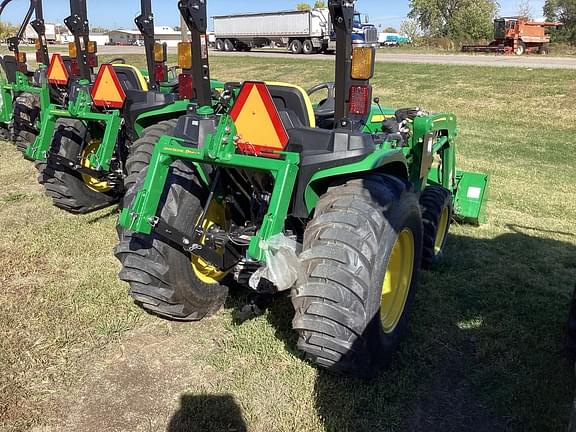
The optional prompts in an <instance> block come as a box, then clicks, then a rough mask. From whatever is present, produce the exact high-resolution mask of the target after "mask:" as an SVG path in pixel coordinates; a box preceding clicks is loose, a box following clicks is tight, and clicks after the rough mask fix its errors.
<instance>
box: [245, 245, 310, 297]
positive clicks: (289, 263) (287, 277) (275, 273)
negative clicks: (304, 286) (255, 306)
mask: <svg viewBox="0 0 576 432" xmlns="http://www.w3.org/2000/svg"><path fill="white" fill-rule="evenodd" d="M260 247H261V248H262V249H263V250H264V252H265V253H266V265H265V266H263V267H261V268H259V269H258V270H256V271H255V272H254V274H253V275H252V276H251V277H250V281H249V282H248V284H249V285H250V288H252V289H254V290H259V287H260V283H261V281H262V279H265V280H267V281H269V282H270V283H272V285H274V287H275V289H276V290H277V291H286V290H289V289H290V288H292V286H293V285H294V284H295V283H296V282H298V283H304V282H305V279H306V273H305V271H304V266H303V265H302V262H301V261H300V259H299V258H298V254H299V253H300V251H301V250H302V245H301V244H299V243H298V242H297V241H295V240H292V239H291V238H289V237H286V236H285V235H284V234H276V235H275V236H273V237H271V238H270V239H269V240H268V241H263V242H262V243H261V244H260Z"/></svg>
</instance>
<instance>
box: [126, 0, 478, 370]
mask: <svg viewBox="0 0 576 432" xmlns="http://www.w3.org/2000/svg"><path fill="white" fill-rule="evenodd" d="M329 5H330V8H331V11H332V12H333V13H332V14H331V16H332V18H331V19H332V20H333V26H334V28H335V31H336V32H337V38H336V39H337V41H338V42H337V47H336V61H335V66H336V67H335V68H334V71H335V74H334V78H335V82H324V83H320V84H318V85H316V86H314V87H313V88H311V89H309V90H308V92H306V91H305V90H303V89H302V87H300V86H298V85H294V84H289V83H280V82H274V83H266V82H262V81H246V82H244V83H238V82H231V83H227V84H226V85H225V89H224V91H223V92H222V93H221V94H220V97H219V98H218V100H216V101H215V100H214V99H213V98H212V97H211V96H210V93H211V91H210V87H209V82H210V81H209V77H210V65H209V54H208V52H207V51H206V50H202V49H195V50H192V52H191V55H192V57H193V58H192V59H190V61H191V63H192V64H193V65H195V69H194V70H193V72H192V74H193V77H192V80H191V82H192V85H193V87H194V89H195V92H196V93H197V94H198V99H197V104H195V105H193V106H191V107H190V109H189V110H188V111H187V112H186V114H185V115H183V116H181V117H180V118H178V119H177V120H174V121H169V122H161V123H159V124H158V125H157V127H156V128H154V129H152V128H151V129H149V131H148V132H146V133H144V134H143V135H142V136H141V137H140V139H139V140H137V141H136V142H135V143H134V145H133V149H134V150H133V152H132V153H131V155H130V157H129V159H128V164H131V165H132V166H133V167H134V168H137V169H138V172H137V171H136V169H135V170H134V171H132V176H133V182H132V185H131V186H130V188H129V189H128V190H127V192H126V195H125V196H124V199H123V202H122V208H123V210H122V212H121V216H120V220H119V222H120V224H119V226H118V234H119V243H118V245H117V247H116V256H117V257H118V259H119V260H120V262H121V264H122V271H121V272H120V278H121V279H122V280H124V281H126V282H128V283H129V284H130V294H131V295H132V297H133V298H134V300H135V302H136V303H137V304H138V305H139V306H141V307H142V308H143V309H145V310H147V311H149V312H151V313H154V314H157V315H159V316H162V317H165V318H168V319H171V320H179V321H195V320H200V319H202V318H204V317H207V316H209V315H211V314H214V313H215V312H216V311H218V310H219V309H220V307H221V306H222V305H223V304H224V302H225V301H226V298H227V295H228V287H229V286H230V287H231V286H236V285H237V284H240V285H243V286H245V287H247V288H248V289H251V290H253V294H254V295H256V296H258V295H265V296H266V295H270V294H273V293H277V292H282V291H288V290H291V296H290V297H291V300H292V304H293V306H294V311H293V312H287V311H285V309H284V310H283V312H280V311H279V312H278V313H289V314H290V318H292V327H293V329H294V331H295V332H296V333H297V334H298V343H297V347H298V349H299V350H301V351H302V352H303V353H304V355H305V356H306V358H307V359H309V360H310V361H312V362H314V363H315V364H317V365H318V366H320V367H323V368H327V369H329V370H331V371H333V372H338V373H342V374H349V375H358V376H363V377H370V376H373V375H374V374H375V373H376V372H377V371H378V370H379V369H380V368H381V367H383V366H384V365H386V364H388V363H389V362H390V361H391V359H392V355H393V353H394V351H395V349H396V347H397V346H398V344H399V342H400V339H401V338H402V336H403V334H404V333H405V331H406V328H407V322H408V316H409V311H410V308H411V305H412V303H413V299H414V295H415V291H416V285H417V283H418V279H419V271H420V267H421V265H423V266H432V265H434V264H435V263H436V262H438V261H439V260H440V258H441V257H442V254H443V252H444V246H445V244H446V238H447V235H448V231H449V228H450V223H451V221H452V217H455V218H458V219H459V220H462V221H468V222H472V223H479V222H482V221H483V220H484V218H485V206H486V198H487V190H488V181H489V177H488V175H487V174H482V173H472V172H466V171H462V170H459V169H457V165H456V137H457V135H458V127H457V122H456V116H455V115H454V114H451V113H449V112H444V113H428V112H425V111H423V110H422V109H420V108H404V109H399V110H396V109H390V108H383V107H381V105H380V99H379V98H374V99H373V98H372V86H371V85H370V80H371V79H372V78H373V76H374V69H375V58H376V55H375V54H376V53H375V51H376V50H375V47H363V46H361V47H357V46H353V42H352V34H353V25H352V21H353V17H354V2H351V1H349V0H331V1H330V2H329ZM180 8H181V11H182V12H183V16H184V18H185V20H186V22H187V24H188V25H189V27H190V30H191V38H192V43H193V44H194V46H195V47H198V48H199V47H201V46H202V44H203V41H205V38H206V15H205V14H206V1H205V0H202V1H200V0H181V2H180ZM390 88H391V89H393V87H390ZM321 92H322V93H324V94H326V97H325V98H324V99H322V100H321V101H320V102H319V103H318V104H316V105H313V104H312V102H311V99H310V96H311V95H316V96H318V95H319V94H320V93H321ZM131 160H133V161H134V163H133V164H132V163H131ZM198 331H201V330H200V329H199V330H198Z"/></svg>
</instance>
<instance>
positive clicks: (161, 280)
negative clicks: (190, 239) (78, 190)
mask: <svg viewBox="0 0 576 432" xmlns="http://www.w3.org/2000/svg"><path fill="white" fill-rule="evenodd" d="M175 127H176V121H175V120H170V121H164V122H161V123H159V124H157V125H154V126H150V127H149V128H147V129H146V130H145V131H144V133H143V134H142V136H141V137H140V139H138V140H136V141H135V142H134V144H133V146H132V149H131V153H130V155H129V157H128V160H127V162H126V169H127V171H128V176H127V177H126V181H125V186H126V188H127V192H126V195H125V196H124V200H123V202H122V206H123V207H124V206H130V205H131V204H132V203H133V201H134V199H135V197H136V193H137V192H138V190H139V189H140V188H141V187H142V185H143V184H144V180H145V178H146V173H147V167H148V165H149V163H150V158H151V156H152V152H153V150H154V146H155V145H156V143H157V142H158V140H159V139H160V137H161V136H163V135H169V134H172V133H173V132H174V128H175ZM166 184H167V185H170V189H169V191H168V192H167V193H164V195H163V198H162V201H161V202H160V209H159V211H158V215H160V216H161V217H162V218H163V219H164V220H165V221H166V222H167V223H168V224H170V225H171V226H173V227H175V228H177V229H179V230H180V231H182V232H184V233H189V234H191V233H192V231H193V229H194V227H195V222H196V220H197V219H198V217H199V216H200V213H201V211H202V206H203V203H204V202H205V199H206V195H207V191H206V189H205V188H204V187H202V185H201V184H200V182H199V180H198V179H197V177H196V171H195V169H194V168H193V165H192V164H189V163H186V162H184V161H177V162H175V163H174V164H173V165H172V168H171V170H170V173H169V175H168V181H167V183H166ZM211 213H212V212H211V211H209V214H208V216H209V218H208V219H210V214H211ZM221 218H222V215H221V214H218V215H217V216H214V220H213V222H214V223H218V224H223V223H225V221H222V220H221ZM118 236H119V243H118V245H117V246H116V249H115V255H116V257H117V258H118V259H119V260H120V262H121V263H122V270H121V271H120V274H119V276H120V279H122V280H123V281H125V282H127V283H128V284H129V285H130V295H131V296H132V298H133V299H134V301H135V303H136V304H137V305H138V306H140V307H141V308H143V309H144V310H146V311H147V312H150V313H152V314H155V315H158V316H161V317H164V318H168V319H173V320H178V321H197V320H200V319H202V318H204V317H207V316H210V315H212V314H214V313H216V312H217V311H218V309H220V307H221V306H222V305H223V304H224V302H225V300H226V298H227V296H228V289H227V288H226V287H225V286H223V285H221V284H220V283H219V282H220V281H221V280H222V279H223V278H224V277H225V276H226V275H225V274H222V273H220V272H218V271H217V270H216V269H214V268H213V267H211V266H209V265H207V263H205V262H204V261H203V260H201V259H198V258H192V257H191V255H190V254H189V253H187V252H185V251H184V250H183V249H182V248H181V247H180V246H178V245H175V244H173V243H169V242H167V241H166V240H164V239H162V238H160V237H159V236H157V235H155V234H152V235H150V236H146V235H142V234H139V233H134V232H131V231H126V230H124V229H122V228H121V227H118Z"/></svg>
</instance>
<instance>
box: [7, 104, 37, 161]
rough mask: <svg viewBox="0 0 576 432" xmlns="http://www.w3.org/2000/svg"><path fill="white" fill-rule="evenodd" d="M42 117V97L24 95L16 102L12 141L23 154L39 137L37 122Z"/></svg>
mask: <svg viewBox="0 0 576 432" xmlns="http://www.w3.org/2000/svg"><path fill="white" fill-rule="evenodd" d="M39 116H40V96H39V95H37V94H33V93H22V94H21V95H20V96H18V97H17V98H16V100H15V101H14V120H13V121H12V139H13V140H14V144H16V148H17V149H18V150H20V152H21V153H22V154H25V153H26V150H27V149H28V146H29V145H30V144H32V143H33V142H34V141H35V140H36V137H37V136H38V131H37V129H36V122H37V120H38V117H39Z"/></svg>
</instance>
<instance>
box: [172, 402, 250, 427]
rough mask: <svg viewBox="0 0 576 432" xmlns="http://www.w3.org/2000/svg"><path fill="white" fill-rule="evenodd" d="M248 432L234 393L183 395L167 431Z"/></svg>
mask: <svg viewBox="0 0 576 432" xmlns="http://www.w3.org/2000/svg"><path fill="white" fill-rule="evenodd" d="M208 431H225V432H246V431H247V428H246V423H245V422H244V419H243V417H242V410H241V409H240V407H239V406H238V404H237V403H236V401H235V400H234V397H233V396H232V395H228V394H226V395H183V396H182V397H181V399H180V409H179V410H178V411H177V412H176V413H175V414H174V415H173V416H172V418H171V419H170V422H169V424H168V427H167V429H166V432H208Z"/></svg>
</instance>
